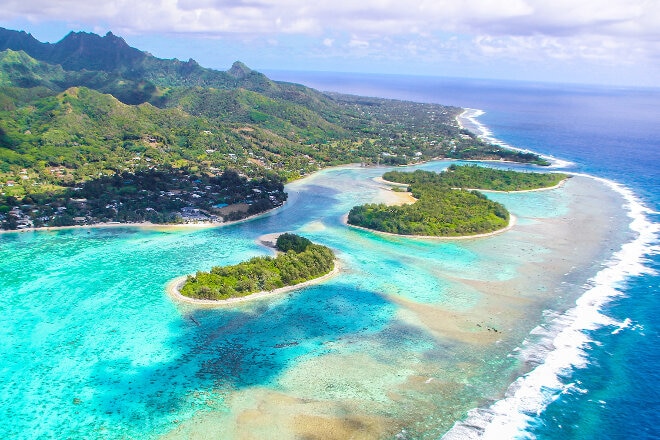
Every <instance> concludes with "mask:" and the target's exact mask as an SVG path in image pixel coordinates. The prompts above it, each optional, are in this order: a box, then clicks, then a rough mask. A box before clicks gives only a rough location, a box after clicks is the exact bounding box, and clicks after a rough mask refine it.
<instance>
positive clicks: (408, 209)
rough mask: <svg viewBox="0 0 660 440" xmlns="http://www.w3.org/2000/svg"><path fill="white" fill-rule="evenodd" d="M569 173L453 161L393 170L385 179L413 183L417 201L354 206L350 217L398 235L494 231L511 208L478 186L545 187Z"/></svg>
mask: <svg viewBox="0 0 660 440" xmlns="http://www.w3.org/2000/svg"><path fill="white" fill-rule="evenodd" d="M567 177H568V176H567V175H565V174H559V173H527V172H518V171H511V170H497V169H493V168H487V167H481V166H477V165H467V166H459V165H450V166H449V168H448V169H447V170H445V171H443V172H441V173H434V172H430V171H423V170H416V171H414V172H401V171H390V172H387V173H385V174H384V175H383V179H385V180H387V181H390V182H396V183H405V184H407V185H409V186H408V191H410V192H411V193H412V195H413V197H415V198H416V199H417V201H416V202H415V203H413V204H410V205H403V206H387V205H384V204H367V205H361V206H355V207H353V208H352V209H351V211H350V212H349V214H348V223H349V224H351V225H355V226H360V227H365V228H369V229H374V230H376V231H381V232H388V233H393V234H400V235H423V236H438V237H452V236H462V235H476V234H482V233H487V232H493V231H496V230H498V229H501V228H504V227H505V226H506V225H507V224H508V222H509V216H510V215H509V212H508V211H507V209H506V208H505V207H504V205H502V204H501V203H497V202H493V201H491V200H489V199H488V198H487V197H486V196H484V195H483V194H482V193H480V192H478V191H476V190H474V189H484V190H501V191H514V190H530V189H538V188H547V187H551V186H554V185H556V184H557V183H559V182H561V181H562V180H563V179H565V178H567ZM465 188H472V190H468V189H465Z"/></svg>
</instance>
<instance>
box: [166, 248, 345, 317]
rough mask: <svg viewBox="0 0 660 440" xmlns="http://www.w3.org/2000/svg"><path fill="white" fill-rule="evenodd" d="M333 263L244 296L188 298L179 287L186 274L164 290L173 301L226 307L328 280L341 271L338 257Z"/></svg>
mask: <svg viewBox="0 0 660 440" xmlns="http://www.w3.org/2000/svg"><path fill="white" fill-rule="evenodd" d="M334 263H335V265H334V268H333V269H332V270H331V271H330V272H328V273H327V274H325V275H322V276H320V277H318V278H314V279H311V280H308V281H305V282H302V283H298V284H294V285H293V286H284V287H280V288H278V289H274V290H262V291H261V292H255V293H251V294H249V295H245V296H240V297H235V298H227V299H222V300H213V299H198V298H189V297H187V296H184V295H182V294H181V293H180V288H181V287H182V286H183V284H184V283H185V282H186V280H187V279H188V275H183V276H180V277H177V278H175V279H173V280H172V281H170V282H169V283H167V286H166V291H167V294H168V295H169V296H170V298H172V299H173V300H175V301H178V302H181V303H185V304H191V305H193V306H198V307H227V306H233V305H236V304H240V303H244V302H247V301H254V300H259V299H264V298H270V297H273V296H277V295H280V294H282V293H287V292H291V291H294V290H298V289H303V288H305V287H308V286H312V285H315V284H318V283H321V282H323V281H326V280H329V279H330V278H332V277H334V276H335V275H338V274H339V272H340V271H341V264H340V263H339V260H338V259H335V262H334Z"/></svg>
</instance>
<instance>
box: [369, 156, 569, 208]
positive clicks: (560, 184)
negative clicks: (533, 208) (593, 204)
mask: <svg viewBox="0 0 660 440" xmlns="http://www.w3.org/2000/svg"><path fill="white" fill-rule="evenodd" d="M478 162H486V161H483V160H482V161H478ZM568 179H570V177H567V178H565V179H562V180H561V181H560V182H559V183H557V184H556V185H553V186H546V187H543V188H534V189H518V190H513V191H504V190H499V189H479V188H452V189H456V190H463V191H480V192H489V193H503V194H516V193H526V192H537V191H550V190H553V189H557V188H561V187H562V186H564V184H565V183H566V181H567V180H568ZM373 180H374V181H376V182H378V183H382V184H385V185H390V186H395V187H399V188H408V187H409V186H410V185H408V184H407V183H399V182H390V181H389V180H385V179H383V178H382V177H374V179H373ZM415 200H417V199H415Z"/></svg>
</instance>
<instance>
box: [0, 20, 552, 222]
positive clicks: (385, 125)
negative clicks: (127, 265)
mask: <svg viewBox="0 0 660 440" xmlns="http://www.w3.org/2000/svg"><path fill="white" fill-rule="evenodd" d="M461 111H462V110H461V109H460V108H457V107H447V106H442V105H437V104H418V103H412V102H405V101H397V100H387V99H378V98H364V97H356V96H348V95H340V94H324V93H321V92H318V91H316V90H313V89H310V88H308V87H305V86H302V85H298V84H291V83H285V82H277V81H272V80H270V79H268V78H267V77H266V76H265V75H263V74H261V73H259V72H256V71H254V70H251V69H250V68H248V67H247V66H245V65H244V64H242V63H240V62H236V63H234V65H233V66H232V67H231V68H230V69H229V70H227V71H217V70H212V69H206V68H203V67H201V66H200V65H199V64H197V63H196V62H195V61H194V60H189V61H186V62H183V61H179V60H176V59H174V60H163V59H158V58H155V57H153V56H152V55H150V54H148V53H146V52H142V51H140V50H138V49H135V48H132V47H130V46H128V45H127V44H126V42H125V41H124V40H123V39H121V38H119V37H117V36H115V35H113V34H112V33H108V34H107V35H105V36H103V37H101V36H98V35H95V34H89V33H84V32H78V33H74V32H72V33H70V34H69V35H67V36H66V37H65V38H64V39H62V40H61V41H59V42H57V43H55V44H50V43H41V42H39V41H37V40H36V39H34V38H33V37H32V36H31V35H29V34H27V33H25V32H17V31H12V30H7V29H2V28H0V221H3V225H4V226H3V227H5V228H10V227H14V226H16V225H17V227H19V228H24V227H28V226H37V225H38V224H41V223H43V225H54V224H61V223H66V222H67V221H68V222H70V220H69V219H67V218H59V217H61V216H60V214H58V213H57V212H56V213H54V214H52V215H51V214H49V212H50V209H49V208H48V207H47V206H46V205H43V204H39V201H41V200H52V199H58V200H59V199H62V198H64V199H67V200H65V202H64V203H65V204H70V203H69V202H70V201H71V200H70V199H72V198H80V197H69V196H68V194H71V191H73V189H74V188H81V187H83V186H84V184H85V182H90V181H92V182H93V181H96V180H99V181H100V182H99V185H105V182H106V181H107V179H108V178H111V177H112V176H115V175H119V176H122V177H121V178H122V179H123V180H124V181H130V180H140V178H139V176H140V173H146V172H151V171H156V172H164V173H168V174H171V175H172V176H173V177H175V178H177V175H178V174H183V175H185V176H187V177H185V179H187V180H189V181H190V182H193V181H195V180H204V178H201V176H207V177H208V178H211V177H213V176H218V175H220V174H222V173H223V172H224V171H225V170H227V169H234V170H236V171H237V172H238V173H239V174H240V175H241V176H243V177H245V178H246V179H248V180H249V181H252V180H255V181H257V182H259V181H262V180H263V179H264V178H265V179H266V180H272V176H273V175H277V176H278V177H279V178H280V179H281V180H282V181H283V182H286V181H289V180H292V179H296V178H299V177H301V176H304V175H307V174H309V173H311V172H313V171H315V170H318V169H319V168H322V167H325V166H329V165H337V164H342V163H350V162H361V163H363V164H365V165H370V164H386V165H398V164H407V163H414V162H420V161H424V160H429V159H433V158H437V157H451V158H457V159H467V158H470V159H507V160H516V161H519V162H533V163H537V164H547V163H546V162H545V161H544V160H543V159H541V158H540V157H539V156H537V155H534V154H530V153H522V152H517V151H511V150H506V149H503V148H501V147H498V146H494V145H491V144H488V143H485V142H483V141H482V140H480V139H478V138H476V137H475V136H474V135H473V134H471V133H470V132H468V131H466V130H462V129H461V128H460V127H459V125H458V124H457V122H456V116H457V115H458V114H459V113H460V112H461ZM172 170H174V172H171V171H172ZM131 175H136V176H138V177H136V178H134V179H133V178H131V177H130V176H131ZM164 180H165V181H169V182H175V180H173V179H164ZM92 186H97V184H96V183H92ZM128 186H130V184H129V185H128ZM177 186H178V184H175V185H174V186H172V187H170V188H166V189H167V190H178V188H177ZM255 189H260V188H255ZM263 190H264V189H262V191H263ZM129 191H130V188H128V189H126V190H125V192H129ZM140 191H141V190H140V189H138V193H139V192H140ZM278 197H279V196H278ZM279 198H281V197H279ZM113 200H115V201H116V202H122V203H124V201H120V200H118V199H116V198H115V199H113ZM111 202H112V201H111ZM207 202H208V203H213V202H216V201H215V200H211V199H210V198H209V199H208V200H207ZM48 203H50V202H48ZM58 203H59V202H58ZM109 204H111V203H109ZM241 204H242V205H243V204H247V205H251V204H252V201H251V200H242V201H241ZM139 205H140V204H138V208H137V209H142V208H143V207H141V206H139ZM264 206H265V203H264ZM57 207H61V206H57ZM146 207H151V208H154V207H153V206H146ZM189 207H190V206H189ZM192 207H193V208H196V205H192ZM127 209H128V208H127ZM154 209H155V208H154ZM9 212H12V213H14V214H12V215H9ZM161 214H162V215H158V216H155V215H153V216H151V217H152V221H166V222H167V221H170V220H172V219H175V218H178V217H180V214H182V212H181V211H180V210H179V211H170V212H163V213H161ZM9 217H13V219H12V218H9ZM47 217H48V219H46V218H47ZM70 217H71V216H70ZM77 217H83V215H82V214H81V215H78V216H77ZM84 217H85V220H84V222H85V223H93V222H95V221H96V220H95V219H96V218H100V217H99V216H95V215H84ZM142 217H144V216H143V215H141V214H140V213H138V212H136V213H135V215H126V216H124V215H121V216H117V217H112V218H111V219H112V221H127V219H128V218H142ZM38 218H41V219H42V220H40V221H38V222H35V220H36V219H38Z"/></svg>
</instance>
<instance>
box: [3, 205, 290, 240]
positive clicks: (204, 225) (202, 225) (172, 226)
mask: <svg viewBox="0 0 660 440" xmlns="http://www.w3.org/2000/svg"><path fill="white" fill-rule="evenodd" d="M285 204H286V202H284V203H283V204H282V205H280V206H278V207H276V208H272V209H269V210H268V211H264V212H260V213H258V214H253V215H250V216H248V217H245V218H242V219H240V220H231V221H228V222H221V223H216V222H195V223H151V222H142V223H119V222H102V223H93V224H90V225H69V226H43V227H40V228H25V229H0V234H14V233H21V232H54V231H64V230H67V229H96V228H98V229H105V228H140V229H162V230H177V229H210V228H218V227H224V226H231V225H235V224H238V223H244V222H248V221H251V220H256V219H258V218H260V217H265V216H266V215H268V214H271V213H273V212H276V210H277V209H279V208H282V207H283V206H284V205H285Z"/></svg>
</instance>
